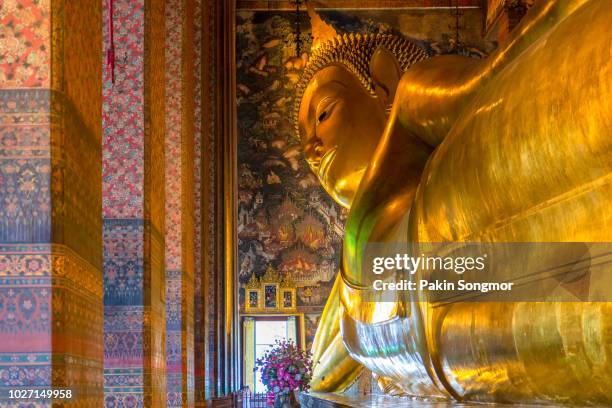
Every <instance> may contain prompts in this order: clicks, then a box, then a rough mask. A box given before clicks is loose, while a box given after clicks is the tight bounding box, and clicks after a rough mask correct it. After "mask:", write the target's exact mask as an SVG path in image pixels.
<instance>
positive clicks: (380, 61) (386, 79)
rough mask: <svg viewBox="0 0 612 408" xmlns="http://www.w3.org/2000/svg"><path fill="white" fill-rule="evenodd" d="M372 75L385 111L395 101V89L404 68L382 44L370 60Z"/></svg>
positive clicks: (375, 88) (375, 90) (375, 89)
mask: <svg viewBox="0 0 612 408" xmlns="http://www.w3.org/2000/svg"><path fill="white" fill-rule="evenodd" d="M369 68H370V76H371V77H372V82H373V83H374V92H376V95H377V96H378V98H379V100H380V103H381V104H382V107H383V108H384V109H385V111H386V110H387V109H388V106H390V105H391V104H392V103H393V98H394V97H395V90H396V89H397V85H398V84H399V81H400V78H401V77H402V69H401V67H400V65H399V62H398V61H397V58H396V57H395V55H393V53H392V52H390V51H389V50H387V49H386V48H385V47H383V46H380V47H378V49H377V50H376V51H375V52H374V55H372V59H371V60H370V67H369Z"/></svg>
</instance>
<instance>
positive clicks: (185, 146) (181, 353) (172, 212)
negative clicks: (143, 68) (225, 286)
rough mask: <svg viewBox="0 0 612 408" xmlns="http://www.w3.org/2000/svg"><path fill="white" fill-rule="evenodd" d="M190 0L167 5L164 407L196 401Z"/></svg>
mask: <svg viewBox="0 0 612 408" xmlns="http://www.w3.org/2000/svg"><path fill="white" fill-rule="evenodd" d="M194 6H195V5H194V0H168V1H167V3H166V39H165V41H166V137H165V146H166V231H165V234H166V351H167V354H166V368H167V404H168V407H192V406H193V405H194V397H195V394H194V354H193V353H194V320H193V319H194V312H193V311H194V232H195V231H194V215H195V214H194V177H193V176H194V175H193V165H194V157H195V156H194V102H195V101H194V68H195V64H194V43H193V42H194Z"/></svg>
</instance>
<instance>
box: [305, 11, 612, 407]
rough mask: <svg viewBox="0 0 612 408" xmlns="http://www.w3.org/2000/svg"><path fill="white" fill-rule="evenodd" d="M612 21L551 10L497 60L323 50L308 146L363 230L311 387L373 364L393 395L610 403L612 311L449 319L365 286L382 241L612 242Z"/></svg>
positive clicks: (536, 17)
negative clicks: (368, 294) (370, 292)
mask: <svg viewBox="0 0 612 408" xmlns="http://www.w3.org/2000/svg"><path fill="white" fill-rule="evenodd" d="M611 24H612V7H610V3H609V1H608V0H552V1H546V0H539V1H538V2H536V4H535V5H534V6H533V7H532V8H531V9H530V10H529V12H528V14H527V15H526V16H525V18H524V19H523V20H522V21H521V23H520V25H519V26H517V27H516V28H515V30H514V31H513V33H512V36H511V37H509V38H508V39H507V41H506V42H504V43H503V44H500V46H499V47H498V49H497V50H496V51H495V52H494V53H493V54H492V55H490V56H489V57H488V58H486V59H482V60H478V59H471V58H467V57H461V56H458V55H443V56H437V57H432V58H428V56H427V55H426V53H425V52H424V51H422V50H421V49H420V48H419V47H418V46H416V45H415V44H413V43H411V42H409V41H407V40H404V39H401V38H399V37H394V36H389V35H342V36H336V37H334V38H332V39H329V40H327V41H324V42H321V43H320V44H319V45H318V47H317V48H315V49H314V51H313V54H312V56H311V58H310V60H309V62H308V64H307V66H306V68H305V70H304V73H303V76H302V78H301V82H300V83H298V88H297V89H298V90H297V93H298V101H297V108H296V125H297V128H298V129H297V131H298V135H299V138H300V140H301V143H302V146H303V149H304V154H305V157H306V160H307V161H308V163H309V166H310V167H311V169H312V171H313V172H314V173H315V174H316V175H317V177H318V179H319V180H320V182H321V184H322V185H323V187H324V188H325V190H326V191H327V192H328V193H329V194H330V195H331V196H332V197H333V199H334V200H335V201H336V202H338V203H339V204H341V205H342V206H344V207H346V208H348V209H349V216H348V219H347V223H346V228H345V237H344V244H343V255H342V260H341V265H340V272H339V273H338V277H337V279H336V282H335V284H334V287H333V289H332V292H331V295H330V298H329V299H328V302H327V304H326V307H325V310H324V313H323V315H322V317H321V322H320V324H319V327H318V330H317V334H316V337H315V341H314V344H313V356H314V361H315V369H314V371H315V372H314V379H313V382H312V384H311V385H312V390H314V391H326V392H337V391H342V390H344V389H346V388H347V387H348V386H349V385H350V384H352V383H353V382H354V381H355V379H356V378H357V376H358V375H359V373H360V370H361V367H367V368H368V369H369V370H371V371H372V372H373V373H374V375H375V377H376V378H377V379H378V383H379V385H380V386H381V387H383V388H384V389H385V390H386V391H387V392H389V393H399V394H405V395H416V396H427V397H440V398H455V399H456V400H459V401H490V402H524V403H529V402H536V403H537V402H552V403H562V404H612V393H610V390H612V303H606V302H505V303H502V302H496V303H495V302H489V303H478V302H472V303H455V304H452V305H449V306H447V307H443V308H434V307H432V305H431V304H429V303H428V302H426V301H417V300H414V299H407V300H398V301H397V302H372V301H368V300H366V299H365V298H364V297H363V295H362V293H361V292H362V290H363V288H362V287H361V286H360V282H361V278H362V276H361V274H362V273H365V272H363V271H362V266H361V260H362V257H363V256H364V255H363V251H364V247H365V245H367V244H368V243H371V242H377V243H384V242H406V243H407V244H408V243H409V242H573V241H580V242H610V241H612V201H611V199H612V184H611V181H612V173H611V168H612V149H611V147H612V58H611V53H612V35H611V34H610V26H611ZM313 30H314V28H313Z"/></svg>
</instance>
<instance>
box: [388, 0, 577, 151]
mask: <svg viewBox="0 0 612 408" xmlns="http://www.w3.org/2000/svg"><path fill="white" fill-rule="evenodd" d="M587 2H588V0H547V1H539V2H536V4H535V5H534V6H533V7H532V8H531V9H530V10H529V12H528V14H527V15H526V16H525V17H524V18H523V20H522V22H521V24H520V25H519V26H517V27H516V28H515V29H514V30H513V32H512V34H511V35H510V36H509V37H508V39H507V40H506V41H505V42H503V43H502V44H500V45H499V47H498V48H497V50H496V51H495V52H494V53H493V54H492V55H490V56H489V57H488V58H486V59H483V60H477V59H473V58H467V57H461V56H458V55H442V56H438V57H434V58H430V59H428V60H423V61H421V62H419V63H417V64H415V65H413V66H412V67H411V68H410V69H409V70H408V71H407V72H406V73H404V75H403V77H402V79H401V81H400V84H399V86H398V89H397V92H396V98H395V105H398V107H399V111H398V122H399V123H401V124H402V126H404V127H405V128H406V129H408V130H409V131H410V132H412V133H413V134H414V135H416V136H418V137H419V138H421V139H422V140H423V141H425V142H426V143H427V144H428V145H430V146H437V145H438V144H440V143H441V142H442V140H444V138H445V137H446V135H447V134H448V132H449V131H450V129H451V127H452V126H453V125H454V124H455V122H456V120H457V118H458V117H459V115H460V114H461V112H462V111H463V110H464V109H465V108H466V106H467V105H468V104H469V103H470V101H471V100H472V98H473V97H474V95H475V94H476V93H477V92H478V90H480V89H482V88H483V87H484V86H486V85H487V84H488V83H489V81H490V80H491V79H492V78H494V77H495V75H496V74H497V73H499V72H500V71H501V70H502V69H504V68H505V67H507V66H508V65H509V64H510V63H512V62H513V61H515V60H516V58H517V57H518V56H519V55H521V54H522V53H523V52H524V51H525V50H526V49H528V48H529V47H530V46H531V45H532V44H533V43H534V42H536V41H537V40H538V39H540V38H542V37H543V36H544V35H545V34H546V33H547V32H549V31H550V29H551V28H552V27H555V26H556V25H557V24H558V23H559V22H560V21H561V20H563V19H565V18H566V17H567V16H569V15H570V14H572V13H573V12H574V11H576V10H577V9H578V8H580V7H581V6H582V5H583V4H585V3H587ZM576 34H578V33H576ZM575 38H579V35H576V36H575ZM577 45H578V46H580V45H579V44H577Z"/></svg>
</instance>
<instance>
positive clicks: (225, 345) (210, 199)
mask: <svg viewBox="0 0 612 408" xmlns="http://www.w3.org/2000/svg"><path fill="white" fill-rule="evenodd" d="M233 3H234V2H226V1H221V0H215V1H209V2H203V3H202V12H201V16H202V17H201V21H202V25H201V27H202V30H201V35H202V37H201V44H202V46H201V50H202V51H201V55H202V65H201V66H202V69H201V80H200V82H201V84H202V85H201V87H202V88H201V99H200V100H201V120H202V123H201V129H202V139H201V147H200V152H201V170H202V171H201V189H200V190H201V222H200V225H201V269H199V271H198V275H199V277H198V278H197V279H196V285H197V289H196V299H197V301H196V302H197V303H196V310H195V313H196V321H197V322H198V324H197V325H196V329H197V331H196V354H195V356H196V357H195V358H196V361H195V365H196V384H197V386H196V388H197V389H198V391H197V392H196V406H206V403H207V401H210V399H211V398H215V397H220V396H223V395H226V394H229V393H231V392H232V391H235V390H237V389H238V388H239V387H240V378H239V373H240V370H239V365H238V364H239V354H240V353H239V349H238V340H239V338H238V333H239V328H238V318H237V316H238V310H237V302H236V300H237V286H236V278H237V275H236V271H235V259H236V258H235V249H236V245H235V239H236V236H235V219H236V214H235V208H234V207H235V204H236V201H235V191H236V185H235V166H236V152H235V137H236V132H235V125H236V123H235V97H234V96H235V89H234V88H235V81H234V79H233V78H234V74H235V73H234V71H233V69H234V68H233V67H234V65H235V61H234V60H235V57H234V51H233V50H234V47H235V44H234V42H235V38H234V18H235V17H234V4H233Z"/></svg>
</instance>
